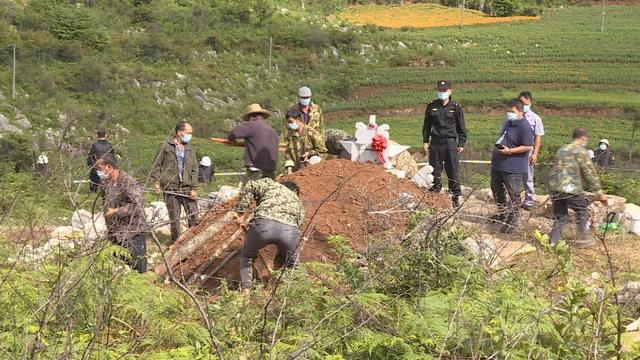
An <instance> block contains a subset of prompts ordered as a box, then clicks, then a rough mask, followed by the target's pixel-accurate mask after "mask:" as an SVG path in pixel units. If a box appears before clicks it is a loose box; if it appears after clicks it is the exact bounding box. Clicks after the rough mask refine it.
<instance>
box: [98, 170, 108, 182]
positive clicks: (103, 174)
mask: <svg viewBox="0 0 640 360" xmlns="http://www.w3.org/2000/svg"><path fill="white" fill-rule="evenodd" d="M96 173H97V174H98V177H99V178H100V179H102V180H105V179H108V178H109V175H108V174H107V172H106V171H105V170H97V171H96Z"/></svg>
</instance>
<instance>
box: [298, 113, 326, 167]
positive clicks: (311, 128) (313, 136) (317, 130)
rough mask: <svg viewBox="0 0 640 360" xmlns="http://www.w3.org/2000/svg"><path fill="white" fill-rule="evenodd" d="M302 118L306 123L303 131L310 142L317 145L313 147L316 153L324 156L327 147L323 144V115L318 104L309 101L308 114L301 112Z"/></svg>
mask: <svg viewBox="0 0 640 360" xmlns="http://www.w3.org/2000/svg"><path fill="white" fill-rule="evenodd" d="M300 111H302V110H300ZM302 118H303V120H304V122H305V124H306V126H305V132H306V134H307V137H308V138H309V139H310V143H312V144H314V145H315V146H317V147H316V148H314V149H315V151H316V152H317V153H318V155H320V156H323V157H324V155H325V154H326V153H327V148H326V147H325V145H324V115H323V114H322V109H321V108H320V106H319V105H318V104H315V103H311V109H310V110H309V113H308V116H307V115H306V114H305V113H303V114H302Z"/></svg>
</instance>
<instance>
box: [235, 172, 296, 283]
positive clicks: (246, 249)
mask: <svg viewBox="0 0 640 360" xmlns="http://www.w3.org/2000/svg"><path fill="white" fill-rule="evenodd" d="M298 194H299V189H298V186H297V185H296V184H295V183H293V182H289V181H287V182H283V183H278V182H276V181H274V180H272V179H270V178H262V179H259V180H249V181H247V183H246V184H245V186H244V188H243V189H242V192H241V193H240V197H239V199H238V205H237V206H236V211H237V212H238V214H237V216H238V218H240V216H241V214H240V213H243V212H245V211H246V210H247V208H248V207H249V205H250V204H251V202H252V200H255V201H256V208H255V210H254V211H253V218H252V219H251V221H250V222H249V229H248V231H247V234H246V239H245V241H244V244H243V246H242V250H241V252H240V280H241V287H242V292H243V294H248V293H249V289H250V288H251V280H252V279H253V277H252V271H251V270H252V266H253V265H252V262H253V260H255V259H256V258H257V257H258V251H259V250H260V249H262V248H264V247H265V246H267V245H269V244H274V245H276V246H277V247H278V252H277V255H276V258H275V262H276V265H278V266H283V265H285V266H287V267H293V266H294V265H295V264H296V261H297V248H298V242H299V238H300V229H301V228H302V225H303V223H304V215H305V211H304V207H303V206H302V203H301V202H300V199H299V198H298Z"/></svg>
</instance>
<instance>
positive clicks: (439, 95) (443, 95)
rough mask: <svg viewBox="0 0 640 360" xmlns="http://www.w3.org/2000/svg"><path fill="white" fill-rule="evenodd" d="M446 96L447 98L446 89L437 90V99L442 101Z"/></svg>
mask: <svg viewBox="0 0 640 360" xmlns="http://www.w3.org/2000/svg"><path fill="white" fill-rule="evenodd" d="M448 98H449V92H448V91H438V99H440V100H442V101H444V100H447V99H448Z"/></svg>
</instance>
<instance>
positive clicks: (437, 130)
mask: <svg viewBox="0 0 640 360" xmlns="http://www.w3.org/2000/svg"><path fill="white" fill-rule="evenodd" d="M451 87H452V84H451V82H450V81H447V80H440V81H438V83H437V89H438V99H437V100H434V101H432V102H431V103H429V105H427V110H426V111H425V115H424V125H423V127H422V142H423V148H424V152H425V153H428V154H429V164H430V165H431V166H433V187H432V188H431V191H434V192H440V190H441V189H442V180H441V173H442V168H443V164H444V169H445V171H446V172H447V177H448V178H449V193H450V194H451V200H452V202H453V206H454V207H458V206H459V205H460V204H459V202H458V198H459V197H460V194H461V188H460V181H459V174H458V167H459V165H460V159H459V154H462V152H463V151H464V145H465V142H466V141H467V128H466V127H465V124H464V110H463V109H462V106H460V105H458V104H456V103H455V102H453V100H452V99H451V92H452V90H451Z"/></svg>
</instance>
